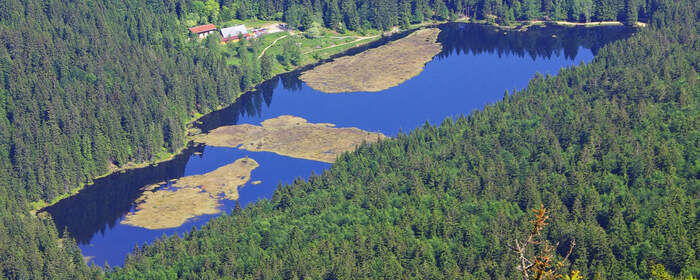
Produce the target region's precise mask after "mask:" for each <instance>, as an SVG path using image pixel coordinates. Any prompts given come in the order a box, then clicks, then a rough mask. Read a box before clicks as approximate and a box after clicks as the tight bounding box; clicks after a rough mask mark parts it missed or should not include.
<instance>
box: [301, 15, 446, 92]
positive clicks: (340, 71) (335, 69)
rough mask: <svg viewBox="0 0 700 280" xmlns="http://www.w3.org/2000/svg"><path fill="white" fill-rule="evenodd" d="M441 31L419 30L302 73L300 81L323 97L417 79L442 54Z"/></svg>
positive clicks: (389, 86) (394, 84)
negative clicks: (430, 62) (320, 93)
mask: <svg viewBox="0 0 700 280" xmlns="http://www.w3.org/2000/svg"><path fill="white" fill-rule="evenodd" d="M439 33H440V29H437V28H428V29H421V30H418V31H416V32H414V33H412V34H410V35H408V36H406V37H405V38H402V39H399V40H396V41H394V42H390V43H388V44H386V45H383V46H380V47H377V48H374V49H370V50H367V51H364V52H362V53H359V54H357V55H353V56H346V57H342V58H338V59H336V60H334V61H332V62H329V63H326V64H323V65H320V66H318V67H316V68H314V69H311V70H309V71H306V72H304V73H303V74H302V75H301V77H300V78H301V79H302V80H303V81H304V82H306V83H307V84H308V85H309V86H310V87H312V88H314V89H316V90H319V91H323V92H326V93H341V92H358V91H368V92H376V91H382V90H385V89H388V88H391V87H394V86H397V85H399V84H400V83H402V82H404V81H406V80H408V79H410V78H412V77H415V76H417V75H418V74H420V72H422V71H423V67H424V66H425V64H426V63H427V62H429V61H430V60H431V59H432V58H433V56H435V55H436V54H438V53H440V51H442V45H441V44H440V43H438V42H437V37H438V34H439Z"/></svg>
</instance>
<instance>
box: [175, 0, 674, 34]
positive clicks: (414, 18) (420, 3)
mask: <svg viewBox="0 0 700 280" xmlns="http://www.w3.org/2000/svg"><path fill="white" fill-rule="evenodd" d="M666 2H667V1H656V0H654V1H643V0H286V1H278V0H201V1H191V2H188V3H189V5H182V7H186V8H183V9H182V14H181V16H182V18H183V19H185V21H186V22H188V23H189V24H195V23H205V22H224V21H228V20H230V19H241V20H245V19H250V18H258V19H265V20H272V19H275V20H284V21H285V22H287V23H289V24H290V25H291V26H293V27H299V28H301V29H302V30H303V29H307V28H310V27H312V26H313V24H314V22H316V23H320V24H324V25H326V26H328V27H330V28H333V29H337V30H343V29H349V30H363V29H371V28H377V29H383V30H388V29H391V28H392V27H393V26H408V25H409V24H411V23H420V22H423V21H426V20H433V19H434V20H455V19H459V18H466V17H469V18H472V19H475V20H477V19H478V20H483V19H487V20H489V21H492V22H497V23H500V24H511V23H513V22H514V21H518V20H542V19H547V20H555V21H573V22H589V21H621V22H625V23H629V24H634V23H636V22H637V20H638V19H640V18H642V19H649V18H650V17H651V15H652V14H653V12H654V11H655V10H657V9H663V8H665V3H666Z"/></svg>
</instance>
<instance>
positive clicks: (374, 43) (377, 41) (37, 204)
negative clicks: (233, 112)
mask: <svg viewBox="0 0 700 280" xmlns="http://www.w3.org/2000/svg"><path fill="white" fill-rule="evenodd" d="M451 23H471V24H483V25H490V26H493V27H496V28H499V29H503V30H517V31H527V29H528V28H529V27H531V26H547V25H553V26H561V27H567V28H571V27H574V28H575V27H600V26H619V27H625V25H624V24H623V23H622V22H589V23H576V22H564V21H516V22H515V23H519V24H523V25H499V24H495V23H494V24H491V23H488V22H487V21H486V20H480V21H474V22H471V21H469V19H468V18H460V19H457V20H453V21H431V22H423V23H419V24H415V25H411V27H410V28H408V29H406V30H401V31H397V32H386V33H382V35H378V36H374V37H371V38H365V39H368V40H369V41H366V42H362V43H360V44H358V45H356V46H353V47H350V48H348V49H344V50H340V51H338V52H337V53H334V54H332V55H330V56H329V57H328V58H325V59H314V58H311V59H312V60H311V61H309V62H308V63H306V64H303V65H299V66H297V67H295V68H293V69H290V70H285V71H282V72H279V73H276V74H275V75H274V76H273V77H272V78H270V79H269V80H272V79H279V78H280V76H282V75H285V74H288V73H292V72H299V73H301V72H303V71H307V70H310V69H312V68H314V67H316V66H319V65H322V64H325V63H328V62H331V61H333V60H335V59H337V58H339V57H344V56H351V55H355V54H358V53H361V52H364V51H366V50H368V49H372V48H376V47H379V46H382V45H384V44H386V43H388V42H391V41H395V40H398V39H401V38H403V37H405V36H407V35H409V34H411V33H412V32H414V31H416V30H418V29H421V28H429V27H438V26H440V25H444V24H451ZM644 26H647V24H646V23H642V22H638V23H637V25H636V28H640V27H644ZM335 47H338V46H335ZM269 80H265V81H262V82H260V83H258V84H256V85H255V86H253V87H251V88H249V89H247V90H245V91H243V92H241V93H240V94H239V95H238V96H237V97H236V98H235V99H234V100H233V101H232V102H231V103H229V104H226V105H220V106H218V107H217V109H216V110H214V111H212V112H215V111H218V110H221V109H223V108H226V107H228V106H231V105H232V104H234V103H235V102H237V101H238V99H239V98H240V97H241V96H243V95H244V94H248V93H250V92H253V91H255V90H257V89H258V87H259V86H260V85H262V84H263V83H265V82H266V81H269ZM209 113H211V112H208V113H206V114H201V113H197V114H195V115H194V116H192V118H190V119H189V120H188V121H187V122H185V123H184V124H183V126H184V128H185V132H186V136H185V141H184V142H183V145H182V146H181V147H179V148H178V149H177V150H176V151H174V152H172V153H165V154H163V156H162V157H160V158H157V159H155V160H152V161H145V162H141V163H133V162H129V163H127V164H125V165H124V166H122V167H118V168H115V169H110V170H109V171H107V172H105V173H104V174H101V175H99V176H95V177H93V178H91V179H90V180H89V181H88V182H82V183H80V184H79V185H78V186H77V187H76V188H74V189H71V190H70V191H69V192H66V193H64V194H62V195H59V196H57V197H55V198H54V199H52V200H51V201H44V200H39V201H32V202H29V203H28V208H29V209H28V211H29V212H30V213H31V214H32V215H34V216H37V213H38V212H40V211H41V210H42V209H44V208H46V207H49V206H52V205H55V204H57V203H59V202H60V201H61V200H63V199H66V198H69V197H71V196H74V195H76V194H78V193H79V192H80V191H82V190H83V189H85V188H87V187H89V186H90V185H92V184H93V181H94V180H97V179H100V178H104V177H107V176H110V175H114V174H117V173H124V172H126V171H129V170H133V169H139V168H144V167H148V166H157V165H158V164H160V163H162V162H166V161H169V160H172V159H173V158H174V157H175V156H178V155H180V154H182V152H183V151H184V150H185V149H188V148H190V147H191V145H199V144H198V143H195V142H194V141H193V140H194V138H195V136H196V135H191V134H189V133H187V132H188V130H189V129H190V128H191V127H192V125H193V124H195V123H196V122H197V121H198V120H199V119H200V118H201V117H203V116H205V115H207V114H209Z"/></svg>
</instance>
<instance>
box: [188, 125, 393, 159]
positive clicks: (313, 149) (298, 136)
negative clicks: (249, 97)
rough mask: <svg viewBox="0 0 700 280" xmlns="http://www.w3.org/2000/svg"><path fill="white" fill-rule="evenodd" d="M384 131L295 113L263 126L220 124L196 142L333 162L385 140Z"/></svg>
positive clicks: (199, 137)
mask: <svg viewBox="0 0 700 280" xmlns="http://www.w3.org/2000/svg"><path fill="white" fill-rule="evenodd" d="M384 138H386V136H384V135H383V134H381V133H373V132H367V131H364V130H361V129H358V128H354V127H350V128H336V127H334V125H333V124H326V123H318V124H314V123H309V122H307V121H306V120H305V119H302V118H299V117H294V116H280V117H277V118H274V119H268V120H265V121H263V122H262V124H261V126H256V125H250V124H241V125H232V126H224V127H219V128H217V129H214V130H212V131H211V132H210V133H209V134H206V135H200V136H198V137H197V138H196V139H195V141H197V142H201V143H206V144H207V145H210V146H220V147H238V148H240V149H244V150H249V151H267V152H273V153H276V154H280V155H284V156H289V157H294V158H303V159H309V160H316V161H322V162H328V163H333V162H334V161H335V159H336V158H337V157H338V155H340V154H342V153H344V152H348V151H353V150H355V148H356V147H357V146H358V145H359V144H361V143H363V142H368V143H370V142H376V141H378V140H380V139H384Z"/></svg>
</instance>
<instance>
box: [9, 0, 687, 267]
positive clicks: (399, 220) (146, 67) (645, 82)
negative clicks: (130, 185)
mask: <svg viewBox="0 0 700 280" xmlns="http://www.w3.org/2000/svg"><path fill="white" fill-rule="evenodd" d="M697 12H698V4H697V3H696V2H695V1H689V0H685V1H671V0H649V1H636V0H625V1H621V0H620V1H618V0H542V1H540V0H523V1H517V0H513V1H510V0H504V1H501V0H478V1H477V0H448V1H443V0H432V1H429V0H377V1H369V0H364V1H363V0H323V1H312V0H304V1H293V0H289V1H273V0H243V1H220V2H217V1H214V0H208V1H206V2H204V1H183V0H181V1H157V0H155V1H150V0H149V1H137V0H126V1H116V0H92V1H38V0H28V1H19V0H4V1H3V2H2V5H0V42H1V43H0V220H1V222H0V270H1V271H2V274H0V275H2V278H9V279H77V278H88V279H89V278H99V277H110V278H116V279H136V278H151V279H160V278H163V277H168V278H210V279H219V278H226V277H229V278H238V277H240V278H262V277H265V278H273V277H272V276H278V277H282V278H301V277H306V278H308V277H311V278H313V279H317V278H325V279H335V278H349V277H351V276H352V277H367V278H376V277H378V276H380V275H382V276H386V277H392V276H391V273H395V274H396V275H395V276H394V277H396V278H402V277H411V276H414V277H417V278H448V279H449V278H474V279H485V278H515V277H517V271H516V270H515V263H516V259H515V256H514V255H512V253H511V252H509V251H508V249H507V246H506V243H507V242H508V241H509V240H511V239H512V238H513V236H514V235H515V234H517V233H519V232H522V231H524V230H525V228H526V227H527V221H528V219H529V218H530V217H529V216H530V215H529V209H531V208H535V207H537V206H538V205H540V204H544V205H545V206H546V207H547V208H548V209H549V210H550V211H551V216H552V220H551V221H550V222H551V224H550V225H549V226H548V227H547V229H546V232H545V236H546V238H547V239H549V240H551V241H552V242H557V241H560V242H561V244H566V243H567V241H570V240H574V239H575V240H576V241H577V246H576V248H575V250H574V251H573V254H572V256H571V258H570V260H571V267H572V268H573V269H577V270H580V271H582V274H583V275H584V277H585V278H586V279H636V278H649V277H651V276H654V275H658V274H659V273H660V272H659V269H658V267H659V265H662V266H663V267H664V270H666V272H667V273H670V274H671V275H674V276H678V277H686V276H689V275H695V276H696V277H697V276H698V275H699V274H700V264H698V248H699V247H700V240H699V239H698V236H700V234H698V233H699V231H698V221H697V209H696V206H697V205H698V185H699V180H700V179H699V176H700V175H699V173H700V163H699V162H700V161H699V159H698V158H697V153H698V145H699V143H700V139H699V138H700V134H698V121H699V120H698V116H700V112H699V110H698V108H699V107H698V106H699V105H698V101H699V99H700V86H699V85H698V84H697V72H698V60H699V56H698V43H697V31H696V25H697V15H698V14H697ZM464 16H469V17H473V18H476V19H487V20H490V21H495V22H498V23H501V24H508V23H509V22H512V21H515V20H530V19H549V20H569V21H592V20H594V21H606V20H619V21H623V22H628V23H631V22H635V21H636V19H637V18H641V19H643V20H644V21H647V22H648V23H650V26H649V27H648V28H645V29H643V30H641V31H640V32H639V33H638V34H636V35H635V36H633V37H632V38H630V39H627V40H624V41H620V42H616V43H614V44H612V45H610V46H606V47H603V48H602V49H601V50H600V52H599V53H598V55H597V57H596V59H595V60H594V62H592V63H591V64H590V65H585V66H579V67H575V68H572V69H566V70H563V71H562V72H561V73H560V74H559V75H557V76H555V77H541V76H538V77H535V78H534V79H533V80H532V82H531V83H530V85H529V86H528V87H527V88H526V89H525V90H523V91H520V92H515V93H512V94H507V95H505V97H504V99H503V101H501V102H499V103H497V104H495V105H493V106H488V107H486V108H485V109H484V110H483V111H479V112H474V113H473V114H471V115H469V116H465V117H461V118H458V119H456V120H451V119H447V120H445V122H444V123H443V124H441V125H440V126H437V127H433V126H429V125H426V126H425V127H422V128H418V129H416V130H415V131H412V132H410V133H409V134H406V135H401V136H399V137H397V138H396V139H391V140H387V141H383V142H381V143H379V144H376V145H370V146H366V147H362V148H361V149H360V150H358V151H357V152H355V153H352V154H348V155H344V156H343V157H342V158H340V159H339V160H338V162H337V164H335V165H334V166H333V167H332V168H331V170H329V171H327V172H325V173H324V174H322V175H318V176H312V178H311V179H309V180H308V181H301V180H299V181H297V182H295V183H294V184H293V185H291V186H283V187H281V188H280V189H279V190H278V191H277V192H276V194H275V196H274V198H273V199H272V200H270V201H261V202H260V203H257V204H255V205H253V206H250V207H248V208H246V209H245V210H240V211H235V212H234V213H231V214H229V215H226V216H223V217H221V218H217V219H214V220H213V221H212V222H211V223H210V224H209V225H207V226H205V227H204V228H203V229H202V230H197V231H193V232H191V233H189V234H187V235H186V236H183V237H178V236H173V237H164V238H163V239H161V240H158V241H156V242H155V243H154V244H152V245H149V246H146V247H143V248H138V249H137V250H136V251H135V252H134V254H133V256H131V257H130V258H129V259H128V260H127V262H126V264H125V266H124V268H119V269H116V270H114V271H113V270H111V269H109V268H107V272H106V274H105V272H103V270H102V269H99V268H89V267H88V266H87V265H86V264H85V262H84V260H83V258H82V256H81V254H80V251H79V249H78V247H77V246H76V245H75V242H74V241H73V240H72V239H71V238H70V237H67V236H62V237H64V238H61V239H59V236H61V235H60V234H59V230H57V229H56V228H55V226H54V225H53V222H52V221H51V220H50V219H47V218H37V217H35V216H34V215H33V214H31V213H29V211H28V209H29V207H28V205H29V204H30V203H31V202H34V201H39V200H51V199H53V198H55V197H57V196H60V195H62V194H65V193H68V192H69V191H70V190H71V189H74V188H77V187H79V185H80V184H81V183H85V182H88V181H89V180H90V179H91V178H94V177H95V176H98V175H100V174H103V173H105V172H107V171H108V170H109V168H110V167H119V166H123V165H125V164H127V163H129V162H143V161H149V160H154V159H157V158H160V157H163V156H165V155H167V154H169V153H173V152H177V151H178V150H179V149H180V148H181V147H182V146H183V145H184V140H185V123H186V122H187V121H188V120H190V119H191V118H192V117H194V116H197V115H199V114H202V113H207V112H210V111H212V110H213V109H215V108H218V107H220V106H222V105H226V104H230V103H231V102H232V101H233V100H235V98H236V97H237V96H238V95H239V94H240V92H241V91H242V89H245V88H247V87H249V86H250V85H251V84H252V83H254V82H256V81H259V79H260V78H259V77H255V78H254V79H253V78H251V77H250V76H248V75H249V74H247V73H248V72H247V71H242V70H240V69H239V67H236V66H235V65H234V66H227V65H226V63H225V62H224V59H223V58H222V57H221V54H220V53H217V52H212V51H209V48H208V46H210V45H212V44H217V43H218V42H216V41H214V40H208V41H205V42H203V43H200V42H197V41H196V40H190V38H189V37H188V34H187V33H186V27H187V25H190V24H197V23H205V22H220V21H224V20H229V19H234V18H237V19H247V18H252V17H255V18H259V19H279V20H285V21H287V22H289V23H290V24H291V25H292V26H294V27H298V28H300V29H302V30H303V29H306V28H310V27H311V26H313V24H314V23H322V24H324V25H326V26H327V27H330V28H335V29H350V30H362V29H390V28H391V27H392V26H395V25H399V26H404V25H407V24H409V23H419V22H422V21H426V20H431V19H435V20H448V19H457V18H461V17H464ZM257 67H259V66H257ZM252 72H258V71H252ZM251 81H252V82H251ZM564 247H565V246H562V247H561V248H557V253H558V254H560V255H563V254H564V253H566V252H564V251H565V250H566V249H565V248H564ZM268 276H270V277H268Z"/></svg>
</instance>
